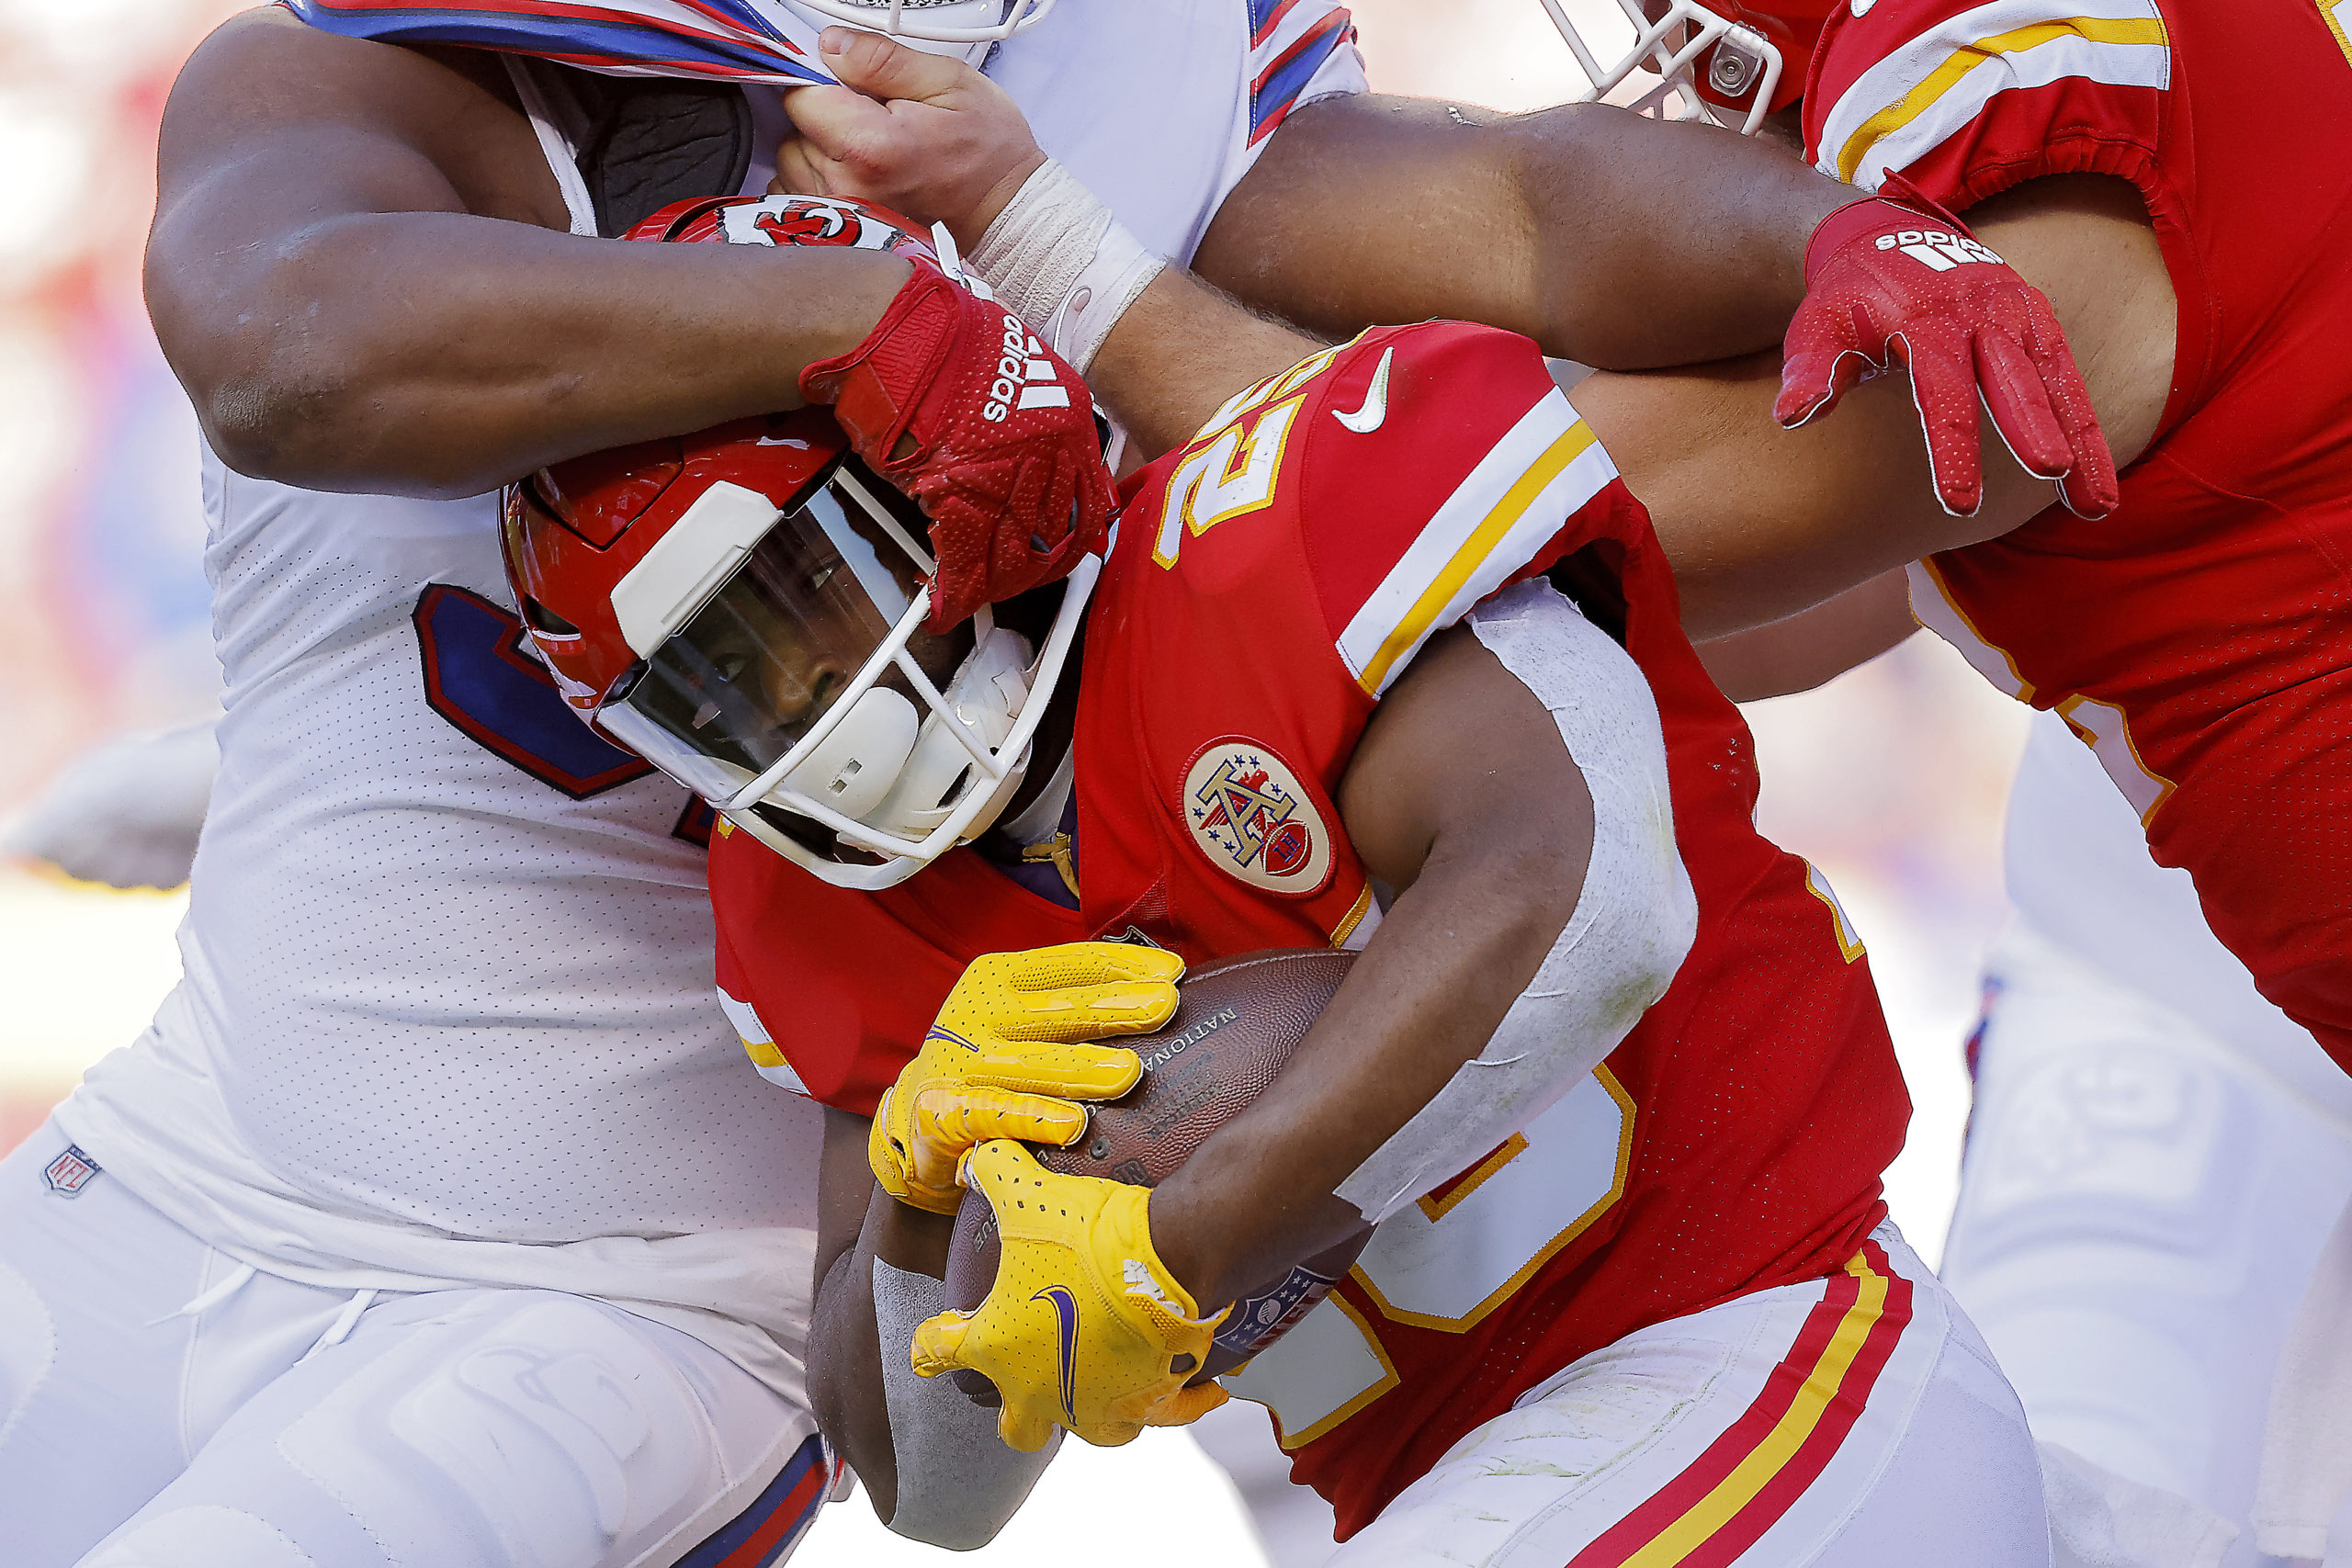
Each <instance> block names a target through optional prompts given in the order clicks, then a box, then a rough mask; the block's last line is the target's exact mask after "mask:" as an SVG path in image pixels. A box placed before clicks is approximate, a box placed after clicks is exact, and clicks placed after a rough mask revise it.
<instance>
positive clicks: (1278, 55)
mask: <svg viewBox="0 0 2352 1568" xmlns="http://www.w3.org/2000/svg"><path fill="white" fill-rule="evenodd" d="M1355 36H1356V28H1355V20H1354V18H1353V17H1350V16H1349V14H1348V9H1347V7H1346V6H1333V5H1329V4H1327V3H1326V0H1250V72H1251V75H1250V145H1251V146H1253V147H1254V146H1256V145H1257V144H1258V143H1259V142H1261V141H1264V140H1265V139H1266V138H1267V137H1269V136H1272V134H1273V133H1274V130H1275V128H1276V127H1278V126H1280V125H1281V124H1282V122H1283V120H1284V119H1286V118H1289V115H1290V111H1291V110H1292V109H1294V108H1295V107H1297V106H1298V98H1299V95H1300V94H1301V93H1302V92H1304V91H1306V85H1307V84H1308V83H1309V82H1311V81H1313V80H1314V79H1315V73H1317V71H1320V70H1321V69H1322V68H1323V62H1325V61H1327V60H1329V59H1330V58H1331V55H1332V52H1333V51H1335V50H1338V49H1339V48H1340V47H1341V46H1342V45H1344V44H1349V43H1351V42H1353V41H1354V39H1355Z"/></svg>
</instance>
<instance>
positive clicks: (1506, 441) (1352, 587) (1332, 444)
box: [1299, 321, 1639, 698]
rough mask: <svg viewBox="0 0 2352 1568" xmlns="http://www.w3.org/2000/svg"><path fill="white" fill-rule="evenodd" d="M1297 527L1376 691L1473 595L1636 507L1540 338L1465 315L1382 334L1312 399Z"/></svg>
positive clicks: (1546, 562)
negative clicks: (1560, 382) (1469, 320)
mask: <svg viewBox="0 0 2352 1568" xmlns="http://www.w3.org/2000/svg"><path fill="white" fill-rule="evenodd" d="M1303 418H1304V423H1305V425H1306V428H1305V430H1304V432H1303V434H1302V437H1301V442H1302V450H1301V453H1300V459H1301V462H1302V464H1303V465H1304V468H1305V472H1304V475H1303V477H1302V479H1301V481H1300V483H1301V490H1300V492H1299V536H1300V541H1301V544H1302V546H1303V547H1304V549H1305V551H1306V562H1307V571H1308V576H1309V578H1310V579H1311V581H1313V584H1314V587H1315V592H1316V594H1317V599H1318V600H1319V601H1320V604H1321V608H1322V612H1323V619H1324V623H1325V625H1326V626H1327V627H1328V628H1329V631H1330V633H1331V636H1332V638H1333V640H1334V642H1335V643H1336V645H1337V647H1338V649H1339V654H1340V661H1341V662H1342V663H1343V664H1345V665H1346V667H1347V671H1348V673H1349V675H1350V676H1351V677H1352V678H1353V679H1354V681H1355V682H1356V684H1357V685H1358V686H1359V687H1360V688H1362V690H1363V693H1364V694H1365V695H1366V696H1368V697H1374V698H1377V697H1378V696H1380V695H1381V694H1383V693H1384V692H1385V691H1386V690H1387V689H1388V687H1389V685H1390V684H1391V683H1392V682H1394V681H1395V680H1396V679H1397V676H1398V675H1400V674H1402V673H1403V672H1404V671H1405V670H1406V668H1407V667H1408V665H1410V664H1411V663H1412V661H1413V658H1414V656H1415V655H1416V654H1417V653H1419V651H1420V649H1421V647H1422V645H1423V644H1425V643H1427V642H1428V641H1429V639H1430V637H1431V636H1432V635H1434V634H1435V633H1437V632H1440V631H1442V630H1444V629H1445V628H1446V627H1448V626H1452V625H1453V624H1454V623H1455V622H1456V621H1458V620H1460V619H1461V618H1462V617H1463V616H1464V615H1466V614H1467V613H1468V612H1469V611H1470V609H1471V608H1472V606H1474V605H1476V604H1478V603H1479V602H1480V601H1481V600H1483V599H1485V598H1487V597H1488V596H1489V595H1490V594H1493V593H1494V592H1497V591H1498V590H1500V589H1502V588H1504V587H1506V586H1508V585H1509V584H1510V583H1512V582H1516V581H1520V580H1521V579H1522V578H1525V577H1529V576H1532V575H1533V574H1535V573H1537V572H1540V571H1543V570H1545V569H1546V568H1548V567H1549V566H1551V565H1552V563H1553V562H1555V561H1556V560H1557V559H1559V558H1560V557H1562V556H1563V555H1565V554H1566V553H1567V552H1569V551H1570V550H1573V549H1575V548H1577V547H1579V546H1581V545H1583V544H1586V543H1588V542H1589V541H1591V540H1593V539H1596V538H1601V537H1623V536H1624V535H1625V533H1626V530H1627V529H1628V528H1630V527H1633V526H1635V525H1636V520H1637V519H1638V517H1639V507H1638V506H1637V504H1636V503H1635V502H1634V500H1633V498H1632V497H1631V496H1629V495H1628V494H1627V493H1626V492H1625V487H1624V484H1623V481H1622V480H1620V479H1618V477H1617V466H1616V464H1615V463H1613V462H1611V460H1610V457H1609V454H1608V452H1607V451H1605V450H1604V449H1603V448H1602V447H1601V446H1600V442H1599V441H1598V440H1596V439H1595V438H1594V436H1593V433H1592V431H1591V429H1590V428H1589V426H1587V425H1586V424H1585V423H1584V421H1582V420H1581V419H1579V418H1577V412H1576V410H1575V409H1574V408H1572V407H1570V406H1569V404H1568V400H1567V399H1566V398H1565V397H1563V396H1562V395H1561V393H1560V389H1559V388H1558V387H1557V386H1556V385H1555V384H1554V382H1553V380H1552V376H1551V371H1550V370H1549V368H1548V367H1546V366H1545V365H1544V355H1543V353H1542V351H1541V350H1539V349H1538V348H1537V347H1536V346H1535V344H1533V343H1532V342H1530V341H1529V340H1528V339H1526V338H1523V337H1521V336H1520V335H1518V334H1517V333H1507V332H1501V331H1498V330H1497V329H1495V328H1492V327H1482V326H1474V325H1469V324H1466V323H1464V322H1459V321H1433V322H1429V323H1425V324H1423V325H1420V326H1414V327H1399V328H1385V329H1382V330H1379V331H1376V332H1373V333H1366V334H1365V335H1364V336H1363V337H1362V338H1359V339H1357V340H1356V342H1355V343H1353V344H1350V345H1349V346H1348V348H1346V349H1344V350H1342V351H1340V355H1338V357H1337V359H1336V360H1335V362H1334V363H1333V365H1332V366H1331V367H1330V369H1329V371H1328V372H1327V373H1326V374H1325V375H1324V376H1323V377H1322V378H1320V381H1319V394H1318V395H1317V397H1315V398H1312V399H1310V400H1309V402H1308V406H1307V411H1306V413H1305V414H1304V416H1303Z"/></svg>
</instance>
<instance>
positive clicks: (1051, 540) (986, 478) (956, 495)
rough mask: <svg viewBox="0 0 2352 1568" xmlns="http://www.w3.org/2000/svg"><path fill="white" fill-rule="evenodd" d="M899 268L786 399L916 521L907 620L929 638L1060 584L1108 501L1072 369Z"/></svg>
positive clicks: (1017, 326)
mask: <svg viewBox="0 0 2352 1568" xmlns="http://www.w3.org/2000/svg"><path fill="white" fill-rule="evenodd" d="M903 259H904V260H905V261H906V262H907V263H908V264H909V265H910V267H911V268H912V269H913V270H912V272H911V273H910V276H908V278H907V281H906V284H905V286H904V287H903V288H900V289H899V293H898V297H897V298H896V299H892V300H891V301H890V304H889V307H888V309H887V310H884V311H883V312H882V319H881V320H880V321H877V322H876V323H875V326H874V330H873V331H872V332H870V333H867V334H866V336H865V341H864V342H862V343H860V344H858V345H857V346H856V347H855V348H854V349H852V350H850V351H849V352H848V353H847V354H844V355H840V356H839V357H837V358H833V359H822V360H819V361H818V362H817V363H815V364H813V365H811V366H809V367H808V368H807V369H805V370H803V371H802V372H801V373H800V392H801V395H802V396H803V397H805V398H807V399H808V400H809V401H810V402H812V403H830V404H831V405H832V409H833V417H834V418H836V419H838V420H839V421H841V424H842V429H843V430H844V431H846V432H848V434H849V437H850V442H851V444H852V445H853V446H854V447H855V448H856V450H857V455H858V456H859V457H863V458H864V459H865V462H866V465H867V467H869V468H873V469H874V471H875V472H876V473H878V474H880V475H881V476H882V477H883V478H884V479H888V480H889V481H890V482H891V483H892V484H894V485H896V486H898V487H899V489H900V490H902V491H906V492H907V494H908V495H910V496H911V497H912V498H913V499H914V501H915V502H916V504H917V505H919V506H921V507H922V511H923V515H924V516H926V517H928V518H930V519H931V547H932V551H933V555H934V556H935V557H936V558H937V565H936V567H935V568H934V570H933V572H932V578H931V608H930V610H929V613H928V614H927V615H925V617H924V621H923V624H924V626H927V627H928V628H930V629H931V630H932V631H934V632H944V631H946V630H948V629H949V628H950V627H952V626H956V624H957V623H959V622H961V621H964V620H966V619H968V618H969V617H970V616H971V615H972V613H973V612H974V611H976V610H978V608H979V607H980V606H981V605H983V604H998V603H1000V602H1001V601H1003V600H1006V599H1010V598H1012V597H1013V596H1014V595H1016V594H1019V593H1025V592H1028V591H1029V590H1030V589H1032V588H1035V587H1037V586H1039V585H1040V584H1042V583H1047V582H1051V581H1055V580H1056V579H1057V578H1060V577H1064V576H1067V575H1068V574H1069V571H1070V569H1071V568H1073V567H1075V566H1076V565H1078V562H1079V558H1080V557H1081V556H1084V555H1088V554H1091V553H1093V552H1095V551H1099V550H1100V549H1102V547H1103V540H1104V538H1105V536H1107V535H1108V533H1109V531H1110V526H1111V516H1112V513H1113V512H1114V510H1115V508H1116V506H1117V503H1118V502H1117V496H1116V495H1115V493H1114V491H1113V488H1112V482H1111V470H1110V469H1109V468H1106V467H1105V466H1104V465H1103V442H1102V436H1101V434H1100V433H1099V432H1098V431H1097V430H1096V429H1095V425H1094V405H1093V400H1092V399H1091V397H1089V396H1088V394H1087V390H1086V383H1085V382H1084V381H1082V380H1080V378H1079V374H1078V372H1077V371H1076V370H1073V369H1072V368H1070V367H1069V362H1068V361H1066V360H1064V359H1063V358H1062V357H1061V355H1057V354H1056V353H1055V352H1054V351H1053V350H1052V349H1050V348H1047V347H1046V345H1045V344H1042V343H1040V342H1039V341H1038V340H1037V337H1036V335H1035V333H1032V332H1030V330H1029V329H1028V328H1027V327H1026V326H1025V325H1023V323H1022V321H1021V318H1020V317H1018V316H1016V315H1014V314H1013V313H1012V311H1010V310H1006V309H1005V308H1004V307H1003V306H1001V305H998V304H995V303H993V302H991V301H989V300H986V299H980V298H978V296H977V295H975V294H973V293H972V292H971V291H970V290H969V289H967V288H963V287H962V286H961V285H959V284H957V283H956V281H955V280H954V279H952V278H950V277H949V276H947V275H946V274H945V273H944V272H943V271H941V270H940V268H939V266H938V265H936V264H935V263H933V262H931V261H929V260H927V259H925V258H923V257H922V256H918V255H912V254H904V255H903Z"/></svg>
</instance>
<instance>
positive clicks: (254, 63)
mask: <svg viewBox="0 0 2352 1568" xmlns="http://www.w3.org/2000/svg"><path fill="white" fill-rule="evenodd" d="M511 94H512V88H511V87H510V86H509V85H507V83H506V80H505V77H504V74H503V67H501V66H500V65H499V64H498V62H496V60H495V59H494V58H492V57H491V56H488V55H481V54H475V53H471V52H469V51H446V53H445V54H444V55H443V56H442V57H439V58H436V57H435V56H431V55H427V54H425V53H424V52H422V51H416V50H411V49H404V48H400V47H397V46H394V45H390V44H380V43H372V42H367V41H364V40H359V39H345V38H338V37H335V36H334V35H333V34H329V33H322V32H319V31H317V30H315V29H313V28H309V27H307V26H305V25H304V24H302V23H300V22H299V21H296V20H295V19H294V18H293V17H290V16H288V14H287V13H286V12H284V11H282V10H279V9H277V8H276V7H274V6H273V7H269V8H266V9H265V10H262V11H257V12H249V13H247V14H245V15H243V16H241V17H234V18H232V20H231V21H229V22H227V23H226V24H224V25H223V26H222V27H220V28H219V29H217V30H216V31H215V32H214V33H213V34H212V35H211V36H210V37H209V38H208V39H205V41H204V42H203V43H202V44H201V45H199V46H198V49H197V51H196V52H195V53H194V54H193V55H192V56H191V57H190V58H189V60H188V62H187V65H186V66H185V67H184V68H183V69H182V71H181V73H180V75H179V78H178V80H177V81H176V82H175V83H174V85H173V87H172V95H171V98H170V100H169V102H168V103H167V104H166V106H165V107H164V120H163V125H162V128H161V131H160V134H159V138H158V143H157V156H156V171H157V200H156V218H155V227H154V230H153V233H152V235H151V237H150V240H149V245H148V262H149V266H148V284H149V289H150V294H151V299H152V300H153V302H154V303H155V304H156V305H157V306H158V307H159V311H162V312H166V313H168V312H169V311H170V310H172V308H173V307H174V306H175V305H183V306H184V305H186V304H187V303H188V302H192V301H195V300H199V299H205V298H208V297H211V296H213V295H215V294H216V293H217V292H218V288H219V286H220V284H222V283H223V282H226V281H230V280H231V279H232V277H233V276H234V275H235V274H237V273H239V272H241V271H243V272H247V273H252V272H254V271H255V270H256V269H259V270H261V271H265V272H266V269H267V268H269V267H270V266H271V265H272V264H273V263H275V262H277V261H278V260H280V259H281V258H282V257H283V256H284V255H285V254H286V251H287V247H288V245H289V244H294V243H298V242H299V239H300V236H301V235H302V234H303V233H304V232H305V231H312V230H315V229H317V228H319V227H320V226H321V225H322V224H328V223H332V222H334V220H338V219H343V218H350V217H354V216H359V215H368V214H381V213H412V212H413V213H458V212H470V213H474V214H476V215H479V216H485V217H499V218H507V219H512V220H517V221H525V222H531V223H536V224H538V225H540V226H543V227H552V228H558V229H560V228H564V227H566V226H567V223H566V218H565V209H564V205H563V199H562V195H561V192H560V190H559V189H558V188H557V186H556V184H555V178H554V175H552V174H551V173H550V172H549V171H548V168H547V166H546V163H545V160H544V158H543V156H542V155H541V153H540V152H539V150H538V146H537V139H536V137H535V136H534V134H533V132H532V130H531V128H530V125H529V122H528V121H527V120H526V119H525V118H523V116H522V115H521V113H520V112H519V110H517V109H516V108H515V107H514V106H513V104H512V102H511V101H510V100H511ZM236 302H237V303H241V304H249V303H250V301H249V300H245V299H240V300H238V301H236ZM158 324H159V325H165V324H166V323H164V322H163V321H159V323H158Z"/></svg>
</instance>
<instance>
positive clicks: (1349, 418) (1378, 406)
mask: <svg viewBox="0 0 2352 1568" xmlns="http://www.w3.org/2000/svg"><path fill="white" fill-rule="evenodd" d="M1396 357H1397V351H1396V350H1395V349H1393V348H1384V349H1382V350H1381V351H1380V367H1379V368H1378V369H1376V370H1374V372H1373V373H1372V385H1371V386H1369V387H1367V388H1365V389H1364V394H1363V407H1362V408H1360V409H1358V410H1356V412H1353V413H1341V412H1340V411H1339V410H1338V409H1333V410H1332V411H1331V417H1332V418H1333V419H1336V420H1338V421H1339V422H1340V423H1341V424H1344V425H1346V426H1347V427H1348V428H1349V429H1350V430H1352V431H1354V432H1355V433H1356V434H1358V435H1370V434H1372V433H1373V432H1374V431H1375V430H1378V429H1379V428H1380V427H1381V425H1382V424H1383V423H1385V422H1386V421H1387V418H1388V362H1389V361H1390V360H1392V359H1394V358H1396Z"/></svg>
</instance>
